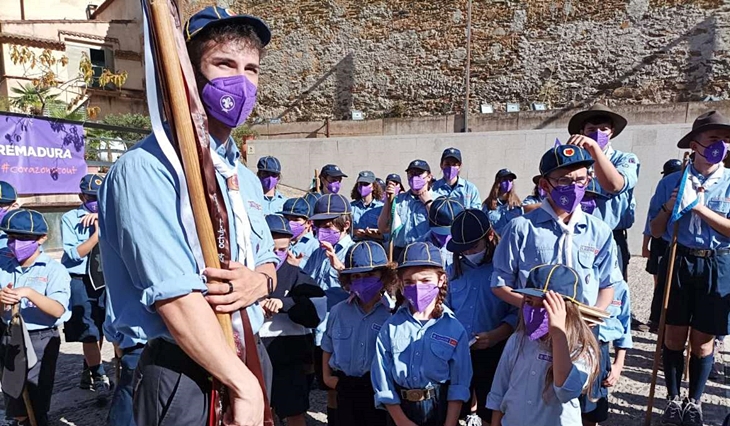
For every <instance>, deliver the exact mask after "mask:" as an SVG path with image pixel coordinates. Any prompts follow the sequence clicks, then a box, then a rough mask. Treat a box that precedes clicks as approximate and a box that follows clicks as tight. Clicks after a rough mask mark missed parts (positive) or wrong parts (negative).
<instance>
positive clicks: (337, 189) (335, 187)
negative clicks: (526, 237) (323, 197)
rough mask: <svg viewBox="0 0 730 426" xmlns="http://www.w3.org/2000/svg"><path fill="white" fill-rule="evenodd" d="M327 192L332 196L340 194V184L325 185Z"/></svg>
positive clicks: (330, 183)
mask: <svg viewBox="0 0 730 426" xmlns="http://www.w3.org/2000/svg"><path fill="white" fill-rule="evenodd" d="M327 190H328V191H329V192H330V193H332V194H337V193H338V192H340V182H329V183H328V184H327Z"/></svg>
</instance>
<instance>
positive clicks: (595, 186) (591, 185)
mask: <svg viewBox="0 0 730 426" xmlns="http://www.w3.org/2000/svg"><path fill="white" fill-rule="evenodd" d="M589 193H590V194H593V195H595V196H596V197H598V198H602V199H604V200H608V199H609V198H610V197H609V196H608V195H607V194H606V191H604V190H603V188H602V187H601V184H600V183H598V179H596V178H593V179H591V180H590V181H589V182H588V185H586V194H589Z"/></svg>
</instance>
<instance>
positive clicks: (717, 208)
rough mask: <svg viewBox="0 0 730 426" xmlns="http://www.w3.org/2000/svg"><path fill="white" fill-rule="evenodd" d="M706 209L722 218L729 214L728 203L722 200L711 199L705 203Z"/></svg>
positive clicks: (729, 203)
mask: <svg viewBox="0 0 730 426" xmlns="http://www.w3.org/2000/svg"><path fill="white" fill-rule="evenodd" d="M707 208H709V209H710V210H712V211H714V212H716V213H719V214H721V215H723V216H727V214H728V212H730V202H727V201H725V199H722V198H711V199H710V200H709V201H708V202H707Z"/></svg>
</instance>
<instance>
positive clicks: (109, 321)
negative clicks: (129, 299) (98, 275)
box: [102, 286, 147, 349]
mask: <svg viewBox="0 0 730 426" xmlns="http://www.w3.org/2000/svg"><path fill="white" fill-rule="evenodd" d="M130 289H133V287H132V288H130ZM105 291H106V302H105V311H106V317H105V319H104V324H103V326H102V328H103V331H104V337H105V338H106V340H108V341H110V342H112V343H114V344H116V345H117V346H119V348H120V349H128V348H132V347H134V346H136V345H137V344H139V343H141V344H143V345H145V344H147V338H146V337H145V334H144V330H142V327H139V326H126V327H125V329H124V333H122V332H120V331H118V330H117V328H116V326H115V325H114V322H115V320H116V317H115V316H114V312H115V308H114V307H113V306H112V299H111V296H110V294H109V287H108V286H107V287H105ZM124 308H126V307H125V306H122V307H116V310H121V309H124Z"/></svg>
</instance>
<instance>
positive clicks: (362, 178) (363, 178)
mask: <svg viewBox="0 0 730 426" xmlns="http://www.w3.org/2000/svg"><path fill="white" fill-rule="evenodd" d="M360 182H364V183H373V182H375V173H373V172H371V171H370V170H363V171H361V172H360V174H359V175H357V183H360Z"/></svg>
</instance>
